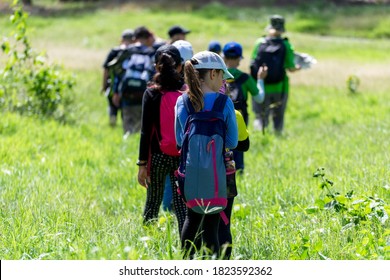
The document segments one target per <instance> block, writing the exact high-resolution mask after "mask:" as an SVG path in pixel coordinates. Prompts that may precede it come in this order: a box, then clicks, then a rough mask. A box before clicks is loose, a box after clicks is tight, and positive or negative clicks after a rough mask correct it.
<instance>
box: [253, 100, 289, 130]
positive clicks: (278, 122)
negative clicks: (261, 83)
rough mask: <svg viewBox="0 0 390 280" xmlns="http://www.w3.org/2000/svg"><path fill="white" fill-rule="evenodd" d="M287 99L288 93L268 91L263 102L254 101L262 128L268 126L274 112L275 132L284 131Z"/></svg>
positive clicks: (254, 107)
mask: <svg viewBox="0 0 390 280" xmlns="http://www.w3.org/2000/svg"><path fill="white" fill-rule="evenodd" d="M287 99H288V94H287V93H266V94H265V97H264V102H263V103H261V104H258V103H256V102H253V110H254V112H255V114H256V119H259V120H260V123H261V126H262V128H266V127H268V124H269V116H270V114H272V120H273V125H274V130H275V132H278V133H281V132H282V131H283V126H284V113H285V111H286V107H287Z"/></svg>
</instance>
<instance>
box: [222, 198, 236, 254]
mask: <svg viewBox="0 0 390 280" xmlns="http://www.w3.org/2000/svg"><path fill="white" fill-rule="evenodd" d="M233 202H234V197H231V198H228V203H227V206H226V208H225V210H224V212H225V215H226V217H227V218H228V221H229V223H228V224H225V222H224V221H223V220H222V219H221V220H220V222H219V229H218V239H219V245H220V248H221V252H222V256H223V258H224V259H225V260H228V259H230V256H231V255H232V244H233V238H232V233H231V231H230V224H231V223H230V220H231V219H230V218H231V216H232V209H233Z"/></svg>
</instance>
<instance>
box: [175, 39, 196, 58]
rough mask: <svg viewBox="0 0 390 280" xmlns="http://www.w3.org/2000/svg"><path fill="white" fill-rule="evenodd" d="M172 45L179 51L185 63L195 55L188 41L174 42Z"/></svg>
mask: <svg viewBox="0 0 390 280" xmlns="http://www.w3.org/2000/svg"><path fill="white" fill-rule="evenodd" d="M172 45H173V46H175V47H176V48H177V49H178V50H179V52H180V56H181V59H182V60H183V63H184V62H186V61H187V60H190V59H191V58H192V56H193V55H194V51H193V50H192V45H191V43H190V42H188V41H185V40H177V41H175V42H173V43H172Z"/></svg>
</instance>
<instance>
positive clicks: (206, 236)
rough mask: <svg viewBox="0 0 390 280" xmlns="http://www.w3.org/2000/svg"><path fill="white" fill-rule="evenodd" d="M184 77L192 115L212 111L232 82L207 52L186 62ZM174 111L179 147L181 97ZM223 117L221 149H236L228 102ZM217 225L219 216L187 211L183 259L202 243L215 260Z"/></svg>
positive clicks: (182, 115)
mask: <svg viewBox="0 0 390 280" xmlns="http://www.w3.org/2000/svg"><path fill="white" fill-rule="evenodd" d="M184 75H185V81H186V83H187V85H188V87H189V91H188V97H189V100H190V103H191V104H192V107H193V108H194V109H195V112H200V111H210V110H212V107H213V105H214V102H215V100H216V99H217V98H218V96H219V95H221V93H219V92H218V91H219V89H220V88H221V87H222V84H223V80H224V79H227V78H233V76H232V75H231V74H230V73H229V71H228V70H227V68H226V65H225V63H224V61H223V59H222V58H221V57H220V56H219V55H218V54H216V53H213V52H210V51H203V52H199V53H197V54H195V55H194V56H193V57H192V59H190V60H189V61H187V62H186V63H185V67H184ZM175 110H176V111H175V112H176V120H175V130H176V142H177V145H178V146H180V147H181V146H182V144H183V137H184V133H185V131H184V129H185V123H186V120H187V118H188V116H189V112H188V111H187V109H186V106H185V104H184V99H183V96H181V97H179V98H178V100H177V103H176V109H175ZM223 116H224V121H225V124H226V136H225V146H226V148H231V149H233V148H235V147H236V146H237V141H238V140H237V139H238V131H237V121H236V116H235V112H234V106H233V102H232V101H231V100H230V99H227V101H226V105H225V107H224V110H223ZM219 221H220V213H216V214H199V213H196V212H194V211H193V210H191V209H187V216H186V219H185V222H184V227H183V230H182V234H181V244H182V248H183V251H184V258H188V257H189V258H194V255H195V253H196V251H198V250H200V248H201V246H202V241H203V245H204V246H205V247H206V248H207V250H208V251H209V252H210V255H211V256H214V257H218V256H219V255H220V245H219V240H218V227H219Z"/></svg>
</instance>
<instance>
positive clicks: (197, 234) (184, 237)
mask: <svg viewBox="0 0 390 280" xmlns="http://www.w3.org/2000/svg"><path fill="white" fill-rule="evenodd" d="M219 220H220V214H219V213H218V214H208V215H204V214H198V213H195V212H194V211H192V210H190V209H188V210H187V216H186V220H185V222H184V227H183V231H182V233H181V245H182V249H183V251H184V258H185V259H187V258H191V259H193V258H194V255H195V253H196V252H197V251H199V250H200V249H201V248H202V241H203V245H204V246H205V247H206V250H207V251H206V252H205V255H208V256H212V255H216V256H217V257H218V256H219V254H220V250H219V249H220V247H219V240H218V227H219Z"/></svg>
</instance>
